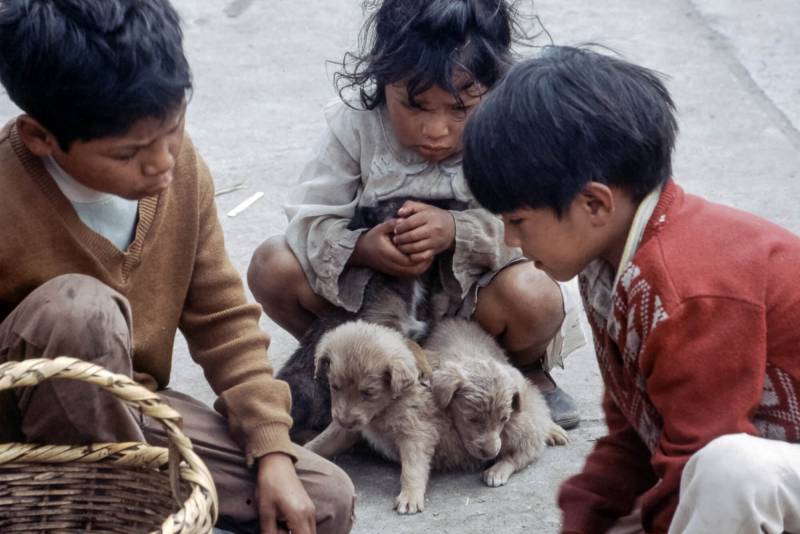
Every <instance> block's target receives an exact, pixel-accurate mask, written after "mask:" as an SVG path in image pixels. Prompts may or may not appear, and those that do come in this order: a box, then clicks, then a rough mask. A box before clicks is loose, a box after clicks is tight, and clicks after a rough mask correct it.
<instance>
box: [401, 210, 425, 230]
mask: <svg viewBox="0 0 800 534" xmlns="http://www.w3.org/2000/svg"><path fill="white" fill-rule="evenodd" d="M426 222H428V219H427V217H425V216H424V215H421V214H419V213H415V214H413V215H410V216H407V217H406V218H404V219H398V220H397V221H396V224H395V226H394V233H395V234H404V233H406V232H409V231H411V230H413V229H415V228H419V227H420V226H423V225H424V224H425V223H426Z"/></svg>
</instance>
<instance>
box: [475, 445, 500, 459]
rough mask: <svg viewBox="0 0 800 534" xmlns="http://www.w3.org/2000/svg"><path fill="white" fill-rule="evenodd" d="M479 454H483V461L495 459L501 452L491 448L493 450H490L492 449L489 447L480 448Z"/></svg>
mask: <svg viewBox="0 0 800 534" xmlns="http://www.w3.org/2000/svg"><path fill="white" fill-rule="evenodd" d="M478 452H480V453H481V458H482V459H483V460H491V459H492V458H494V457H495V456H497V454H498V453H499V452H500V451H499V450H497V449H495V448H491V449H490V448H487V447H481V448H480V450H479V451H478Z"/></svg>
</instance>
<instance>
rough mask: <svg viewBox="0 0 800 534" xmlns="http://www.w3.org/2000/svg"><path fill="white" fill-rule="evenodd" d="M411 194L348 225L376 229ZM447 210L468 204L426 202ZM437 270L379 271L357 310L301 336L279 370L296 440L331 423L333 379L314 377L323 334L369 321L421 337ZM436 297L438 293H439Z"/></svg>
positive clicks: (333, 315) (359, 214) (360, 212)
mask: <svg viewBox="0 0 800 534" xmlns="http://www.w3.org/2000/svg"><path fill="white" fill-rule="evenodd" d="M407 200H413V199H409V198H406V197H403V198H391V199H387V200H384V201H382V202H380V203H378V204H377V205H376V206H369V207H359V208H358V209H357V210H356V212H355V214H354V216H353V219H352V220H351V222H350V225H349V226H348V228H350V229H358V228H372V227H374V226H376V225H378V224H380V223H382V222H384V221H386V220H388V219H391V218H393V217H395V216H396V215H397V210H399V209H400V208H401V207H402V206H403V204H404V203H405V202H406V201H407ZM424 202H426V203H428V204H432V205H436V206H437V207H441V208H442V209H455V210H461V209H466V208H467V207H468V206H467V204H466V203H463V202H459V201H456V200H444V201H424ZM433 265H435V266H436V268H433V267H432V268H431V269H428V271H426V272H425V273H423V274H421V275H419V276H416V277H405V278H399V277H394V276H390V275H387V274H384V273H377V272H376V273H374V274H373V275H372V277H371V278H370V281H369V283H368V284H367V287H366V288H365V290H364V302H363V304H362V306H361V309H360V310H359V311H358V312H356V313H350V312H347V311H345V310H343V309H338V308H337V309H334V310H331V311H330V312H329V313H328V314H327V315H325V316H323V317H320V318H318V319H317V320H316V321H315V322H314V323H313V324H312V325H311V328H310V329H309V331H308V332H306V334H305V335H304V336H303V337H302V338H301V339H300V343H299V346H298V347H297V349H296V350H295V352H294V353H293V354H292V355H291V356H290V357H289V359H288V360H287V361H286V363H285V364H284V365H283V367H281V369H280V370H279V371H278V373H277V375H276V377H277V378H279V379H280V380H283V381H285V382H287V383H288V384H289V388H290V389H291V392H292V414H291V415H292V420H293V425H292V429H291V437H292V440H294V441H296V442H298V443H305V442H306V441H308V440H309V439H311V438H313V437H314V436H316V435H317V434H318V433H319V432H321V431H322V430H323V429H325V428H326V427H327V426H328V425H329V424H330V422H331V416H330V413H331V409H330V405H331V403H330V392H329V389H328V383H327V377H325V376H322V377H320V379H319V380H317V381H315V380H313V379H312V376H313V368H314V352H315V350H316V346H317V343H318V341H319V339H320V337H321V336H322V335H323V334H324V333H325V332H327V331H329V330H330V329H332V328H334V327H336V326H338V325H340V324H342V323H344V322H347V321H352V320H354V319H359V318H360V319H363V320H365V321H368V322H371V323H376V324H380V325H384V326H387V327H390V328H394V329H396V330H398V331H399V332H401V333H402V334H403V335H404V336H405V337H407V338H410V339H413V340H416V341H419V340H421V339H424V337H425V336H426V335H427V334H428V331H429V328H430V320H431V312H430V306H429V302H430V298H431V296H432V295H435V294H436V293H437V287H438V286H437V285H436V284H437V283H438V280H437V279H436V274H438V263H437V262H434V264H433ZM434 298H435V297H434Z"/></svg>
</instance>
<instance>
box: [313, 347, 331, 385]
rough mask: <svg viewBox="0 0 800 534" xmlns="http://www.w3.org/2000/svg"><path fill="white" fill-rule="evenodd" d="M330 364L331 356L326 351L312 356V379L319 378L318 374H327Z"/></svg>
mask: <svg viewBox="0 0 800 534" xmlns="http://www.w3.org/2000/svg"><path fill="white" fill-rule="evenodd" d="M330 366H331V357H330V356H329V355H328V353H327V352H324V351H323V352H319V353H317V356H316V357H315V358H314V380H319V377H320V376H324V375H327V374H328V369H329V368H330Z"/></svg>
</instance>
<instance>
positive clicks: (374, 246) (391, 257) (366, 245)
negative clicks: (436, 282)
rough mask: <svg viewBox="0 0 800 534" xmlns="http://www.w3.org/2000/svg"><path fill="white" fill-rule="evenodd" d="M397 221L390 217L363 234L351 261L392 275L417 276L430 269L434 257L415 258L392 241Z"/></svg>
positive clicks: (352, 263)
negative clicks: (401, 250)
mask: <svg viewBox="0 0 800 534" xmlns="http://www.w3.org/2000/svg"><path fill="white" fill-rule="evenodd" d="M397 222H398V221H397V219H390V220H388V221H385V222H383V223H381V224H379V225H378V226H375V227H374V228H372V229H371V230H369V231H368V232H365V233H363V234H361V237H359V238H358V241H357V242H356V248H355V250H354V251H353V255H352V256H351V257H350V262H349V263H350V264H351V265H357V266H361V267H369V268H371V269H375V270H376V271H380V272H382V273H386V274H389V275H392V276H416V275H419V274H422V273H423V272H425V271H426V270H428V267H430V266H431V263H432V262H433V257H431V258H429V259H422V260H414V259H413V258H411V257H409V256H408V255H407V254H404V253H403V252H400V250H398V249H397V247H396V246H395V245H394V243H392V237H393V236H394V234H395V227H396V225H397Z"/></svg>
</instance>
